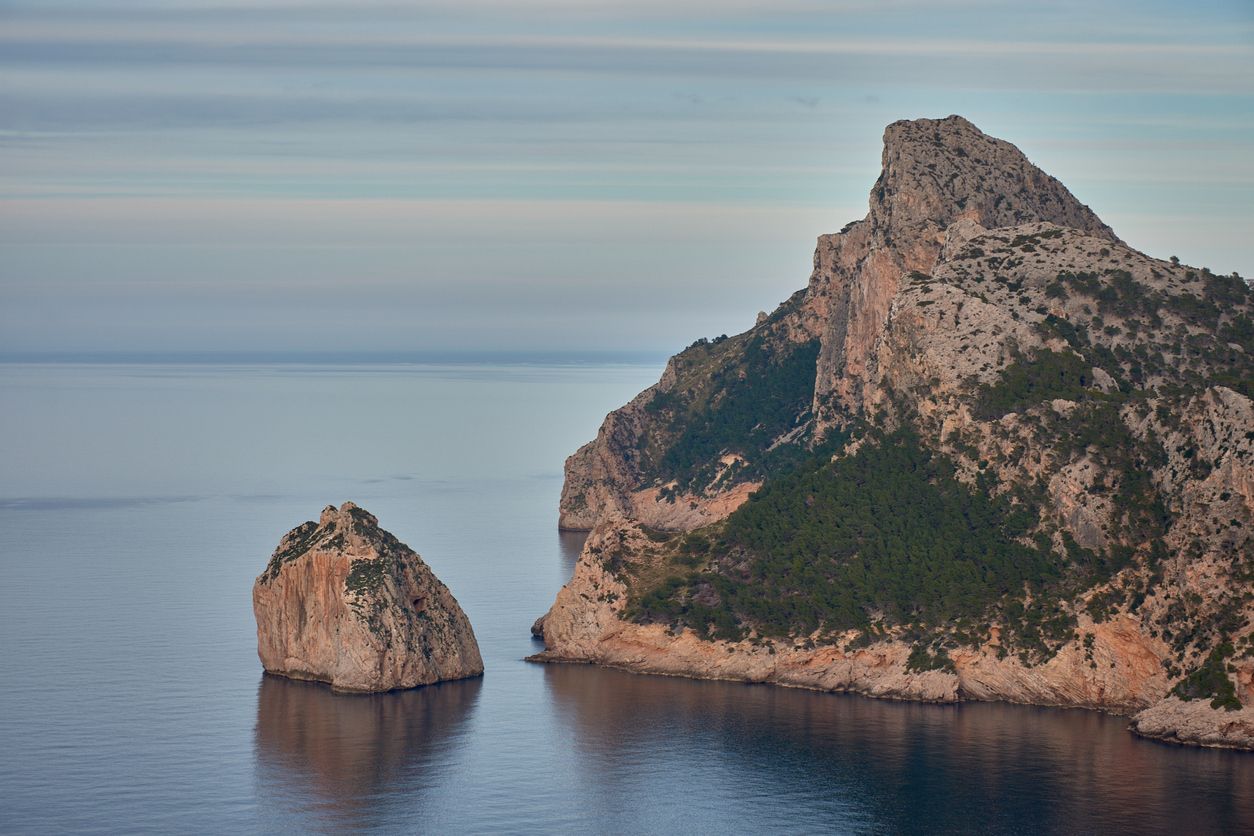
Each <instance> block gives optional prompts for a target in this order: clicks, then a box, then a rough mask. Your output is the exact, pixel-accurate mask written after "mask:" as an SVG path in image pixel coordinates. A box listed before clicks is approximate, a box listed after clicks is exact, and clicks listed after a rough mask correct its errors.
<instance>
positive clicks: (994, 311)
mask: <svg viewBox="0 0 1254 836" xmlns="http://www.w3.org/2000/svg"><path fill="white" fill-rule="evenodd" d="M1252 390H1254V294H1252V293H1251V290H1250V287H1249V286H1248V284H1247V283H1246V282H1245V281H1244V280H1243V279H1241V278H1240V277H1239V276H1236V275H1235V274H1233V275H1231V276H1224V275H1217V274H1214V273H1212V272H1210V271H1209V270H1207V269H1205V268H1195V267H1191V266H1188V265H1185V264H1181V263H1179V262H1178V260H1176V259H1171V260H1169V261H1162V260H1158V259H1154V258H1151V257H1149V256H1146V255H1145V254H1143V253H1140V252H1138V251H1136V250H1134V249H1132V248H1131V247H1129V246H1127V245H1126V244H1125V243H1123V242H1122V241H1121V240H1120V239H1119V238H1117V237H1116V236H1115V234H1114V232H1113V231H1112V230H1111V229H1110V228H1109V227H1108V226H1106V224H1104V223H1103V222H1102V221H1101V220H1100V219H1099V218H1098V217H1097V216H1096V215H1095V214H1094V213H1093V212H1092V211H1091V210H1090V209H1089V208H1088V207H1087V206H1084V205H1083V204H1081V203H1080V202H1079V201H1078V200H1076V199H1075V198H1074V197H1073V196H1072V195H1071V193H1070V192H1068V191H1067V189H1066V188H1065V187H1064V186H1063V185H1062V184H1061V183H1060V182H1059V181H1057V180H1055V179H1054V178H1052V177H1050V176H1049V175H1047V174H1045V173H1044V172H1042V171H1041V170H1040V169H1038V168H1036V167H1035V166H1034V165H1032V163H1031V162H1029V161H1028V160H1027V158H1026V157H1025V156H1024V155H1023V154H1022V153H1021V152H1020V151H1019V150H1018V149H1016V148H1015V147H1014V146H1013V145H1010V144H1009V143H1007V142H1004V141H1002V140H998V139H994V138H992V137H989V136H987V135H985V134H984V133H982V132H981V131H979V130H978V129H977V128H976V127H975V126H974V125H972V124H971V123H970V122H968V121H966V120H965V119H962V118H960V117H956V116H952V117H949V118H946V119H939V120H929V119H920V120H915V121H908V122H897V123H894V124H892V125H890V126H889V127H888V129H887V130H886V131H885V135H884V153H883V169H882V173H881V175H880V177H879V179H878V180H877V181H876V183H875V185H874V186H873V188H872V191H871V197H870V210H869V212H868V214H867V216H866V217H865V218H864V219H862V220H860V221H856V222H854V223H851V224H849V225H847V226H846V227H845V228H844V229H843V230H842V231H841V232H839V233H836V234H833V235H824V236H821V237H820V238H819V241H818V246H817V248H816V251H815V256H814V271H813V273H812V274H811V277H810V282H809V285H808V286H807V287H806V288H805V289H804V290H801V291H798V292H797V293H796V294H794V295H793V296H792V297H791V298H790V299H788V300H787V301H786V302H784V303H783V304H782V305H781V306H780V307H779V308H778V309H777V310H776V311H775V312H773V313H772V314H770V315H769V316H765V317H761V318H759V321H758V323H757V324H756V325H755V326H754V327H753V328H752V329H750V330H749V331H747V332H745V333H743V334H739V335H736V336H733V337H729V338H720V339H717V340H705V339H702V340H698V341H697V342H696V343H694V344H693V345H692V346H690V347H689V348H688V349H686V350H685V351H683V352H681V353H680V354H678V355H676V356H675V357H673V358H672V359H671V360H670V362H669V363H668V364H667V367H666V370H665V372H664V373H663V375H662V378H661V379H660V380H659V382H658V383H657V384H656V385H654V386H653V387H651V388H649V389H647V390H646V391H645V392H643V393H641V394H640V395H639V396H638V397H637V398H635V399H634V400H633V401H632V402H631V403H629V404H627V405H626V406H624V407H622V408H621V409H619V410H617V411H615V412H613V413H611V414H610V415H609V416H608V417H607V418H606V420H605V422H604V424H603V425H602V427H601V429H600V431H599V433H598V434H597V438H596V439H595V440H594V441H592V442H590V443H589V444H587V445H585V446H584V447H582V448H581V449H580V450H579V451H578V452H576V453H575V454H574V455H572V456H571V457H570V459H568V460H567V463H566V481H565V485H564V487H563V492H562V498H561V505H560V519H559V524H560V525H561V526H562V527H563V528H568V529H585V530H590V531H591V534H590V536H589V538H588V541H587V544H586V545H585V548H584V551H583V554H582V555H581V557H580V559H579V562H578V564H577V566H576V569H575V573H574V577H573V578H572V580H571V581H570V583H568V584H567V585H566V586H565V587H563V589H562V590H561V592H560V593H559V594H558V596H557V600H556V601H555V603H554V605H553V607H552V608H551V609H550V610H549V612H548V613H547V614H546V615H544V616H542V617H541V619H540V620H539V621H538V622H537V624H536V626H535V628H534V631H535V632H536V633H537V634H538V635H541V636H542V637H543V639H544V641H545V645H546V649H545V651H544V652H543V653H540V654H537V656H535V657H533V658H534V659H537V660H539V661H563V662H590V663H597V664H603V665H611V666H615V667H621V668H625V669H628V670H633V671H639V672H648V673H660V674H670V675H678V676H692V677H700V678H716V679H734V680H743V681H752V682H775V683H779V684H783V685H791V686H797V687H806V688H816V689H822V690H841V691H854V692H858V693H862V694H866V695H869V696H876V697H887V698H898V699H913V700H931V701H941V702H952V701H956V700H963V699H979V700H1005V701H1011V702H1020V703H1030V704H1037V705H1057V706H1076V707H1087V708H1093V709H1099V710H1105V711H1111V712H1117V713H1121V714H1127V715H1133V722H1132V726H1131V728H1132V729H1133V730H1134V731H1136V732H1138V733H1140V734H1143V735H1146V736H1150V737H1154V738H1158V739H1163V740H1170V741H1173V742H1182V743H1193V744H1200V745H1207V746H1227V747H1234V748H1246V749H1248V748H1251V747H1252V746H1254V635H1252V634H1254V540H1252V539H1251V523H1252V521H1254V404H1252V403H1251V399H1250V396H1251V394H1252V393H1254V392H1252Z"/></svg>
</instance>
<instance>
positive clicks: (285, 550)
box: [253, 502, 483, 692]
mask: <svg viewBox="0 0 1254 836" xmlns="http://www.w3.org/2000/svg"><path fill="white" fill-rule="evenodd" d="M253 612H254V613H255V615H256V617H257V654H258V655H259V656H260V657H261V664H262V665H263V666H264V667H265V669H266V671H267V672H269V673H273V674H279V675H282V676H287V677H291V678H293V679H312V680H317V681H321V682H326V683H329V684H330V685H331V688H332V689H333V690H336V691H354V692H372V691H390V690H394V689H397V688H413V687H416V686H418V685H429V684H431V683H433V682H440V681H443V680H446V679H464V678H466V677H471V676H479V675H480V674H482V673H483V660H482V659H481V658H480V656H479V645H478V644H477V643H476V642H475V635H474V631H473V630H471V627H470V621H469V620H468V619H467V618H466V614H465V613H464V612H462V609H461V607H460V606H458V604H457V601H456V599H454V598H453V595H452V594H451V593H450V592H449V591H448V587H446V586H445V585H444V584H443V583H441V582H440V580H439V579H438V578H436V576H435V575H434V574H433V573H432V571H431V569H430V568H428V567H427V564H425V563H423V561H422V558H420V557H419V556H418V555H417V554H415V553H414V552H413V551H412V550H411V549H410V548H409V547H408V546H406V545H405V544H404V543H402V542H400V541H399V540H397V539H396V538H395V537H393V536H392V535H391V534H389V533H388V532H386V531H384V530H383V529H381V528H379V521H378V520H377V519H375V518H374V516H372V515H371V514H369V513H367V512H366V511H365V510H363V509H361V508H358V507H357V506H356V505H354V504H353V503H351V502H345V503H344V504H343V505H342V506H340V507H339V508H338V509H337V508H336V507H335V506H333V505H328V506H327V507H326V508H324V509H323V511H322V516H321V518H320V519H319V521H318V522H316V523H315V522H313V521H309V522H306V523H303V524H302V525H299V526H297V527H296V528H294V529H292V530H291V531H289V532H288V533H287V535H286V536H284V538H283V539H282V541H280V543H279V546H278V548H277V549H275V551H274V555H273V556H272V557H271V558H270V563H269V565H267V566H266V570H265V571H264V572H262V573H261V575H259V576H258V577H257V581H256V583H255V584H253Z"/></svg>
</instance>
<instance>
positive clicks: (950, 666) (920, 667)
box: [906, 644, 954, 673]
mask: <svg viewBox="0 0 1254 836" xmlns="http://www.w3.org/2000/svg"><path fill="white" fill-rule="evenodd" d="M906 670H908V671H910V672H911V673H919V672H921V671H949V672H951V673H952V672H953V670H954V663H953V660H952V659H950V658H949V654H948V653H946V652H945V649H944V648H940V649H938V650H937V651H936V652H935V653H933V652H932V651H930V650H928V648H927V645H924V644H916V645H915V646H914V647H912V648H911V649H910V656H909V658H907V659H906Z"/></svg>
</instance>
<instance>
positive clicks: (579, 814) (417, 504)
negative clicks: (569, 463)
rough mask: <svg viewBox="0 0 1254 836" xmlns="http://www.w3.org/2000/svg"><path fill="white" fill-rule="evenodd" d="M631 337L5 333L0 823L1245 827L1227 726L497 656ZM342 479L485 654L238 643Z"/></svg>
mask: <svg viewBox="0 0 1254 836" xmlns="http://www.w3.org/2000/svg"><path fill="white" fill-rule="evenodd" d="M661 367H662V363H661V360H660V359H642V360H631V361H622V362H613V361H609V360H604V361H602V360H596V361H590V362H568V361H561V360H554V359H552V358H527V357H502V358H479V359H472V360H460V361H409V362H382V361H379V362H374V361H371V362H357V361H354V362H347V361H345V362H333V361H329V360H319V361H306V362H289V361H265V360H254V361H245V360H239V361H235V360H233V361H231V362H210V361H195V362H192V361H188V362H180V363H156V362H127V363H121V362H118V363H101V362H65V361H60V362H8V363H2V364H0V832H4V833H22V834H27V833H207V834H220V833H288V832H290V833H306V832H311V833H317V832H377V833H436V834H451V833H581V834H583V833H591V834H599V833H606V834H651V833H683V834H698V833H711V834H727V833H885V834H891V833H964V834H965V833H990V834H1001V833H1024V834H1036V833H1042V834H1053V833H1057V834H1072V833H1077V834H1079V833H1085V834H1112V833H1135V834H1156V833H1161V834H1207V833H1216V834H1239V833H1254V755H1251V754H1245V753H1238V752H1230V751H1215V750H1203V749H1189V748H1182V747H1175V746H1171V745H1167V744H1163V743H1157V742H1152V741H1147V740H1141V739H1138V738H1136V737H1134V736H1132V735H1131V734H1130V733H1129V732H1128V731H1127V730H1126V726H1127V720H1126V718H1122V717H1115V716H1108V715H1103V714H1099V713H1095V712H1091V711H1082V710H1060V709H1046V708H1032V707H1024V706H1012V705H1000V704H983V703H965V704H961V705H950V706H941V705H923V704H915V703H907V702H890V701H879V700H872V699H867V698H863V697H859V696H854V695H845V694H825V693H813V692H808V691H801V690H792V689H785V688H780V687H774V686H765V685H746V684H739V683H727V682H699V681H690V680H684V679H676V678H666V677H654V676H638V675H633V674H629V673H624V672H621V671H615V670H602V669H598V668H595V667H588V666H579V665H558V666H546V665H537V664H532V663H528V662H525V661H524V657H526V656H527V655H529V654H531V653H534V652H536V651H537V650H538V649H539V645H538V644H537V643H536V642H535V641H534V640H533V639H532V638H531V636H530V633H529V628H530V626H531V623H532V622H533V621H534V620H535V618H536V617H537V616H538V615H540V614H541V613H543V612H544V611H545V610H546V609H547V608H548V606H549V605H550V603H551V602H552V600H553V597H554V595H555V594H556V592H557V591H558V589H559V588H560V587H561V585H562V584H563V583H564V582H566V581H567V580H568V579H569V577H570V574H571V571H572V568H573V565H574V562H575V560H576V558H577V556H578V552H579V549H580V545H581V542H582V538H581V536H580V535H578V534H562V533H559V532H558V530H557V500H558V495H559V492H560V490H561V481H562V462H563V460H564V458H565V457H566V456H567V455H569V454H570V453H572V452H573V451H574V450H575V449H576V448H577V447H578V446H579V445H580V444H582V443H584V442H586V441H588V440H590V439H591V438H593V437H594V436H595V434H596V430H597V427H598V426H599V424H600V422H601V420H602V418H603V417H604V415H605V413H606V412H608V411H609V410H611V409H613V408H615V407H617V406H619V405H620V404H622V403H624V402H626V401H627V400H629V399H630V398H631V397H632V396H634V395H635V394H636V393H637V392H639V391H640V390H641V389H643V388H644V387H646V386H648V385H649V384H651V383H653V382H654V381H655V380H656V379H657V377H658V375H659V373H660V371H661ZM345 500H352V501H354V502H356V503H358V504H359V505H361V506H363V507H365V508H366V509H368V510H369V511H370V512H372V513H373V514H375V515H376V516H377V517H378V518H379V521H380V524H381V525H382V526H383V527H384V528H386V529H388V530H390V531H391V532H393V533H394V534H396V535H397V536H398V537H399V538H400V539H401V540H403V541H404V542H406V543H408V544H409V545H410V546H412V547H413V548H414V549H415V550H416V551H418V552H419V553H420V554H421V555H422V556H423V558H424V559H425V560H426V562H427V563H428V564H429V565H430V566H431V567H432V568H433V569H434V570H435V572H436V574H437V575H438V576H439V577H440V578H441V579H442V580H443V581H444V582H445V583H446V584H448V586H449V587H450V589H451V590H452V591H453V593H454V595H455V596H456V597H457V599H458V600H459V601H460V602H461V604H462V606H463V608H464V609H465V610H466V613H467V614H468V615H469V617H470V620H471V622H472V623H473V625H474V629H475V632H476V634H477V636H478V640H479V645H480V648H481V650H482V653H483V658H484V663H485V667H486V673H485V674H484V676H483V677H482V678H479V679H473V680H467V681H461V682H453V683H445V684H441V685H436V686H430V687H427V688H421V689H417V690H413V691H406V692H398V693H390V694H380V695H371V696H360V695H338V694H333V693H331V692H330V691H329V690H328V689H327V688H326V687H324V686H321V685H318V684H311V683H306V682H292V681H287V680H284V679H280V678H275V677H270V676H266V675H264V674H263V673H262V670H261V666H260V664H259V663H258V660H257V654H256V633H255V624H254V621H253V614H252V606H251V598H250V592H251V587H252V584H253V580H254V578H255V577H256V575H257V574H258V573H259V572H260V571H261V570H262V568H263V567H264V566H265V565H266V562H267V559H268V558H269V555H270V553H271V552H272V550H273V549H274V547H275V545H276V544H277V543H278V541H279V539H280V537H282V535H283V534H284V533H285V532H286V531H288V530H289V529H291V528H293V527H294V526H296V525H298V524H300V523H301V522H303V521H305V520H310V519H317V517H318V514H319V512H320V510H321V509H322V507H323V506H325V505H327V504H339V503H342V502H344V501H345Z"/></svg>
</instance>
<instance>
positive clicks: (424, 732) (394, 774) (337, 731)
mask: <svg viewBox="0 0 1254 836" xmlns="http://www.w3.org/2000/svg"><path fill="white" fill-rule="evenodd" d="M482 686H483V680H482V678H479V677H476V678H473V679H464V680H458V681H454V682H442V683H439V684H436V685H428V686H426V687H423V688H415V689H412V690H408V691H393V692H391V693H386V694H351V695H350V694H335V693H332V692H331V690H330V689H329V688H327V687H326V686H325V685H322V684H319V683H311V682H298V681H294V680H289V679H285V678H283V677H277V676H270V675H263V676H262V679H261V684H260V686H259V688H258V691H257V725H256V728H255V730H254V752H255V759H256V778H257V797H258V802H259V807H260V809H261V812H262V819H263V821H264V819H265V817H266V812H267V810H273V812H275V813H282V816H279V817H276V819H275V821H280V820H282V821H289V822H290V821H291V819H290V818H287V817H288V816H291V815H293V814H296V815H300V814H302V813H303V814H305V815H308V816H310V817H311V821H316V822H318V823H319V827H325V826H327V825H331V824H333V825H334V829H341V828H349V829H357V828H361V827H369V826H371V825H372V824H377V823H378V822H381V821H384V820H386V811H385V810H384V809H383V807H384V806H385V805H386V804H387V803H388V801H387V798H388V795H389V793H392V794H396V791H397V789H398V787H409V788H411V790H412V791H413V792H418V793H420V792H421V791H422V789H423V787H425V786H430V785H432V784H433V783H434V781H433V780H430V779H428V777H427V776H429V775H434V774H435V773H436V772H437V771H438V770H439V769H440V768H441V764H442V762H443V761H444V760H445V759H447V758H448V757H449V756H450V754H451V753H454V752H456V750H457V748H458V739H459V738H460V737H462V736H463V735H464V734H465V733H466V730H467V729H468V728H469V725H470V723H469V720H470V718H471V717H472V715H473V714H474V711H475V706H476V704H477V703H478V699H479V692H480V690H481V688H482ZM400 795H408V793H400ZM404 801H405V804H406V806H407V807H412V805H413V801H414V799H413V798H412V797H409V798H406V799H404Z"/></svg>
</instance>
